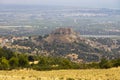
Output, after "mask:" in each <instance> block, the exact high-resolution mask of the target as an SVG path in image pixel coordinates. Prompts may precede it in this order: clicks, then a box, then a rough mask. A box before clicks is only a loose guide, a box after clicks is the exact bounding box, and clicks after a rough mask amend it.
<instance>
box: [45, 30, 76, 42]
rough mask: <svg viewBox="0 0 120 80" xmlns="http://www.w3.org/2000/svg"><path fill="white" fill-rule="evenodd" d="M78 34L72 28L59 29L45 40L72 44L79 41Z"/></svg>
mask: <svg viewBox="0 0 120 80" xmlns="http://www.w3.org/2000/svg"><path fill="white" fill-rule="evenodd" d="M77 38H78V34H77V33H76V32H74V31H73V30H72V29H71V28H59V29H56V30H55V31H53V32H52V33H51V34H50V35H49V36H48V37H47V38H46V39H45V40H46V41H47V42H49V43H50V42H53V41H54V42H62V43H71V42H74V41H77Z"/></svg>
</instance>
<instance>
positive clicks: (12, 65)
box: [9, 57, 19, 69]
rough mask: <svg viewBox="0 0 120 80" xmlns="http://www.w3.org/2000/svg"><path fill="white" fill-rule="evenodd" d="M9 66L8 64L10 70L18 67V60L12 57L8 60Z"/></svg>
mask: <svg viewBox="0 0 120 80" xmlns="http://www.w3.org/2000/svg"><path fill="white" fill-rule="evenodd" d="M9 64H10V68H11V69H15V68H17V67H18V65H19V62H18V58H16V57H12V58H11V59H10V60H9Z"/></svg>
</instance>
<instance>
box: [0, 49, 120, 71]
mask: <svg viewBox="0 0 120 80" xmlns="http://www.w3.org/2000/svg"><path fill="white" fill-rule="evenodd" d="M35 61H38V62H37V63H34V62H35ZM30 62H32V63H31V64H30ZM119 66H120V59H114V60H107V59H101V61H100V62H92V63H75V62H72V61H71V60H69V59H67V58H63V57H52V56H36V55H28V54H24V53H21V54H18V53H15V52H12V51H10V50H8V49H2V48H0V70H12V69H23V68H27V69H34V70H58V69H91V68H97V69H107V68H111V67H119Z"/></svg>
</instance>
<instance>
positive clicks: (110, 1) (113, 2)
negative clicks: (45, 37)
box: [0, 0, 120, 9]
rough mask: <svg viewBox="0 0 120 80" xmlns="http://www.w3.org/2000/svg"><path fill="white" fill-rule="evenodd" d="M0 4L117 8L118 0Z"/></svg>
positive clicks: (22, 0)
mask: <svg viewBox="0 0 120 80" xmlns="http://www.w3.org/2000/svg"><path fill="white" fill-rule="evenodd" d="M0 4H1V5H4V4H10V5H57V6H77V7H84V8H117V9H120V5H119V4H120V0H0Z"/></svg>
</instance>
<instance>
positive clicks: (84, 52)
mask: <svg viewBox="0 0 120 80" xmlns="http://www.w3.org/2000/svg"><path fill="white" fill-rule="evenodd" d="M12 45H19V46H26V47H29V49H27V50H25V49H20V50H19V49H17V50H19V51H22V52H29V53H31V54H37V55H47V56H48V55H49V56H63V57H66V58H69V59H71V60H73V61H76V62H81V61H85V62H91V61H99V60H100V59H101V58H103V57H105V58H107V59H114V58H118V57H119V56H120V54H119V53H114V52H113V50H112V49H111V48H110V47H109V46H107V45H104V44H102V43H101V42H100V41H97V40H96V41H95V40H92V39H86V38H83V37H81V36H80V34H79V33H76V32H75V31H74V30H72V29H71V28H58V29H56V30H54V31H52V32H51V33H50V34H48V35H45V36H33V37H31V38H29V39H27V40H26V39H25V40H16V41H14V42H13V44H12Z"/></svg>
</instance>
